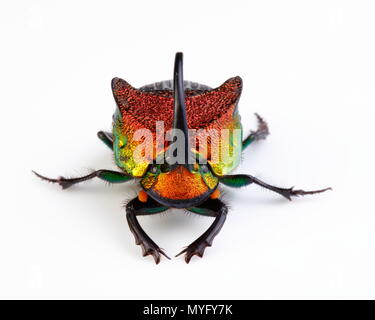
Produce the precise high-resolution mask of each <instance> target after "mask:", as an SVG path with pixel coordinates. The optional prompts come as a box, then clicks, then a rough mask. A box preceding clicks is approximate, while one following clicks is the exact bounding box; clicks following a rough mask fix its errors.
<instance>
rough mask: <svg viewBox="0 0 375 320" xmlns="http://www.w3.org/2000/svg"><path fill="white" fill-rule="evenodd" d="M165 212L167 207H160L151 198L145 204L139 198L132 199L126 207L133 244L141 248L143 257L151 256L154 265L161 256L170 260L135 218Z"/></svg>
mask: <svg viewBox="0 0 375 320" xmlns="http://www.w3.org/2000/svg"><path fill="white" fill-rule="evenodd" d="M165 210H168V207H163V206H161V205H160V204H159V203H157V202H156V201H155V200H153V199H151V198H148V199H147V201H146V202H143V201H140V200H139V198H134V199H133V200H131V201H130V202H129V203H128V204H127V205H126V219H127V220H128V224H129V228H130V231H131V232H132V233H133V235H134V238H135V243H136V244H137V245H140V246H141V247H142V251H143V256H144V257H145V256H148V255H152V256H153V258H154V260H155V262H156V264H158V263H159V262H160V255H161V254H162V255H163V256H165V257H166V258H168V259H170V258H169V257H168V256H167V255H166V254H165V252H164V251H163V249H161V248H159V246H158V245H157V244H156V243H155V242H154V241H153V240H152V239H151V238H150V237H149V236H148V235H147V233H146V232H145V231H144V230H143V229H142V227H141V225H140V224H139V222H138V219H137V216H142V215H150V214H157V213H160V212H163V211H165Z"/></svg>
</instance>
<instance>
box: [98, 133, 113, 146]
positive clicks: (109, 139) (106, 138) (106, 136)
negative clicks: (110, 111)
mask: <svg viewBox="0 0 375 320" xmlns="http://www.w3.org/2000/svg"><path fill="white" fill-rule="evenodd" d="M97 135H98V138H99V139H100V140H102V141H103V142H104V144H105V145H106V146H107V147H108V148H110V149H111V150H113V134H112V133H110V132H105V131H99V132H98V133H97Z"/></svg>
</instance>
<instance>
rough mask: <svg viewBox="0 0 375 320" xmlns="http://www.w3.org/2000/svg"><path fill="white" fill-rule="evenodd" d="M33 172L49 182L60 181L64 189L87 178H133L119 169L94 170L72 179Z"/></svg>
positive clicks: (109, 180)
mask: <svg viewBox="0 0 375 320" xmlns="http://www.w3.org/2000/svg"><path fill="white" fill-rule="evenodd" d="M33 173H34V174H35V175H36V176H37V177H39V178H41V179H42V180H45V181H48V182H53V183H58V184H59V185H60V186H61V187H62V188H63V189H67V188H69V187H71V186H72V185H74V184H76V183H79V182H83V181H87V180H90V179H92V178H95V177H97V178H100V179H102V180H104V181H107V182H109V183H122V182H127V181H129V180H131V179H133V177H132V176H130V175H128V174H126V173H123V172H117V171H112V170H97V171H94V172H92V173H90V174H88V175H86V176H82V177H78V178H71V179H67V178H64V177H58V178H57V179H51V178H47V177H44V176H42V175H41V174H39V173H37V172H35V171H33Z"/></svg>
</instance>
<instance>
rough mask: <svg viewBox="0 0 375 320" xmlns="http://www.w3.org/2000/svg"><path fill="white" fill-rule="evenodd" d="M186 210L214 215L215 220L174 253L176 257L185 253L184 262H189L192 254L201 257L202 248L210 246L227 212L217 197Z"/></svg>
mask: <svg viewBox="0 0 375 320" xmlns="http://www.w3.org/2000/svg"><path fill="white" fill-rule="evenodd" d="M188 210H189V211H191V212H194V213H198V214H201V215H205V216H209V217H215V220H214V222H213V223H212V224H211V226H210V227H209V228H208V229H207V231H206V232H205V233H203V234H202V235H201V236H200V237H199V238H198V239H197V240H195V241H194V242H192V243H191V244H190V245H189V246H188V247H186V248H185V249H184V250H182V251H181V252H180V253H179V254H178V255H176V257H177V256H179V255H181V254H183V253H185V261H186V263H189V262H190V259H191V258H192V257H193V256H194V255H197V256H199V257H201V258H202V257H203V253H204V250H205V249H206V248H207V247H211V246H212V242H213V240H214V238H215V237H216V235H217V234H218V233H219V232H220V230H221V228H222V227H223V225H224V222H225V219H226V218H227V213H228V208H227V206H226V205H225V204H224V203H223V202H222V201H220V200H219V199H208V200H206V201H205V202H204V203H202V204H201V205H199V206H197V207H193V208H188Z"/></svg>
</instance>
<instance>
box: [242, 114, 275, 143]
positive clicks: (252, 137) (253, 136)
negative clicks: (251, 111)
mask: <svg viewBox="0 0 375 320" xmlns="http://www.w3.org/2000/svg"><path fill="white" fill-rule="evenodd" d="M255 116H256V117H257V120H258V128H257V130H256V131H251V132H250V134H249V135H248V136H247V138H246V139H245V140H244V141H242V149H245V148H247V147H248V146H249V145H250V144H251V143H252V142H254V141H258V140H261V139H266V137H267V136H268V135H269V134H270V132H269V130H268V125H267V122H265V121H264V120H263V118H262V117H261V116H260V115H259V114H257V113H256V114H255Z"/></svg>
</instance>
